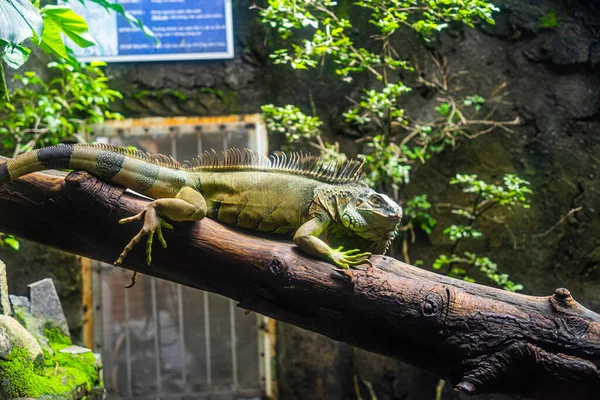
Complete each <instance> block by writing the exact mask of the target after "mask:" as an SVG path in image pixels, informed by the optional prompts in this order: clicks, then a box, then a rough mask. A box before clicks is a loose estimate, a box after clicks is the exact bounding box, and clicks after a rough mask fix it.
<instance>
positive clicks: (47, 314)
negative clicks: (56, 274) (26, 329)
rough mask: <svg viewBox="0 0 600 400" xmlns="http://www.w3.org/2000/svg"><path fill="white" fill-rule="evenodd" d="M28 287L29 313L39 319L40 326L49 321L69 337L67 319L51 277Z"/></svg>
mask: <svg viewBox="0 0 600 400" xmlns="http://www.w3.org/2000/svg"><path fill="white" fill-rule="evenodd" d="M28 288H29V301H31V314H32V315H33V316H34V317H36V318H38V319H39V320H40V323H41V325H42V326H44V325H45V324H46V323H50V325H52V326H53V327H56V328H58V329H60V331H61V332H62V333H63V334H64V335H65V336H68V337H71V335H70V334H69V326H68V325H67V319H66V318H65V314H64V312H63V308H62V305H61V304H60V299H59V298H58V293H56V288H55V287H54V282H53V281H52V279H51V278H46V279H42V280H41V281H37V282H35V283H32V284H30V285H28Z"/></svg>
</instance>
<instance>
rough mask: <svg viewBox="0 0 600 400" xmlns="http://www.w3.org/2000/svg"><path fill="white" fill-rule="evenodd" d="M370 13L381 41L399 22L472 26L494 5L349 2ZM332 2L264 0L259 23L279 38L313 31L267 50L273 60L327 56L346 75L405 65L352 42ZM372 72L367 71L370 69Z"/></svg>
mask: <svg viewBox="0 0 600 400" xmlns="http://www.w3.org/2000/svg"><path fill="white" fill-rule="evenodd" d="M354 4H355V5H356V6H358V7H361V8H364V9H365V10H367V11H368V12H369V14H370V23H371V24H373V25H374V26H375V27H376V28H377V30H378V32H379V33H380V39H381V40H384V41H385V40H387V39H388V38H389V37H390V36H391V35H393V34H395V33H396V32H397V31H398V30H399V29H400V28H401V27H402V26H406V27H410V28H412V29H413V30H415V31H416V32H418V33H420V34H423V35H425V36H426V35H429V34H431V33H432V32H434V31H440V30H442V29H443V28H445V27H446V26H447V24H448V23H449V22H451V21H457V22H463V23H465V24H467V25H469V26H473V23H474V21H475V20H476V19H478V18H481V19H483V20H485V21H487V22H488V23H493V19H492V12H493V11H497V8H496V7H495V6H493V5H492V4H491V3H489V2H487V1H482V0H461V1H454V0H436V1H421V0H408V1H400V0H363V1H357V2H355V3H354ZM336 6H337V2H336V1H331V0H310V1H303V2H298V1H295V0H268V6H267V7H266V8H264V9H262V10H261V11H260V16H261V18H262V22H263V23H265V24H267V25H269V26H271V27H272V28H275V29H276V30H277V32H278V33H279V34H280V35H281V37H282V38H283V39H289V38H290V37H292V35H293V33H294V32H295V31H298V30H303V31H304V32H306V31H307V30H312V31H313V36H312V38H311V39H303V40H302V41H301V45H298V44H296V43H292V44H291V46H290V48H289V49H278V50H277V51H275V52H274V53H273V54H272V57H273V58H274V59H275V62H276V63H283V64H287V63H289V64H291V66H292V67H293V68H295V69H307V68H314V67H316V66H317V65H318V62H319V60H320V59H321V58H322V57H323V56H325V55H327V56H330V57H332V59H333V62H334V63H335V64H338V65H339V66H340V67H339V68H338V69H337V70H336V72H337V73H338V74H339V75H340V76H342V77H344V78H348V77H349V75H350V74H351V73H356V72H363V71H366V70H373V71H374V70H375V69H376V68H379V67H381V66H382V65H385V67H386V68H390V69H395V68H406V67H407V65H408V64H407V63H406V62H405V61H403V60H399V59H398V58H397V57H395V56H392V54H382V53H377V52H372V51H370V50H369V49H366V48H362V47H355V44H354V41H353V40H352V39H351V37H350V36H351V34H350V32H351V30H352V27H353V25H352V23H351V21H349V20H348V19H346V18H342V17H339V16H338V15H337V13H336ZM373 71H372V72H373Z"/></svg>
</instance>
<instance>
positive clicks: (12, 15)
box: [0, 0, 44, 45]
mask: <svg viewBox="0 0 600 400" xmlns="http://www.w3.org/2000/svg"><path fill="white" fill-rule="evenodd" d="M43 30H44V21H43V20H42V17H41V15H40V12H39V10H38V9H37V8H35V6H34V5H33V4H31V1H30V0H0V39H1V40H4V41H6V42H8V43H11V44H13V45H18V44H21V43H22V42H23V41H24V40H25V39H28V38H30V37H33V35H34V34H35V35H36V36H37V37H38V38H39V37H41V36H42V31H43Z"/></svg>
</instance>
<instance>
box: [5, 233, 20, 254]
mask: <svg viewBox="0 0 600 400" xmlns="http://www.w3.org/2000/svg"><path fill="white" fill-rule="evenodd" d="M0 246H8V247H10V248H11V249H13V250H14V251H19V248H20V247H21V245H20V243H19V241H18V240H17V238H15V237H14V236H13V235H7V234H4V233H0Z"/></svg>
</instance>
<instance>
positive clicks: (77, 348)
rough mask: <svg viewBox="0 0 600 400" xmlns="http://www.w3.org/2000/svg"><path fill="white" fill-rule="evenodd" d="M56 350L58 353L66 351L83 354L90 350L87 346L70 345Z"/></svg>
mask: <svg viewBox="0 0 600 400" xmlns="http://www.w3.org/2000/svg"><path fill="white" fill-rule="evenodd" d="M58 352H59V353H68V354H84V353H91V352H92V350H90V349H88V348H87V347H81V346H77V345H72V346H69V347H65V348H64V349H60V350H59V351H58Z"/></svg>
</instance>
